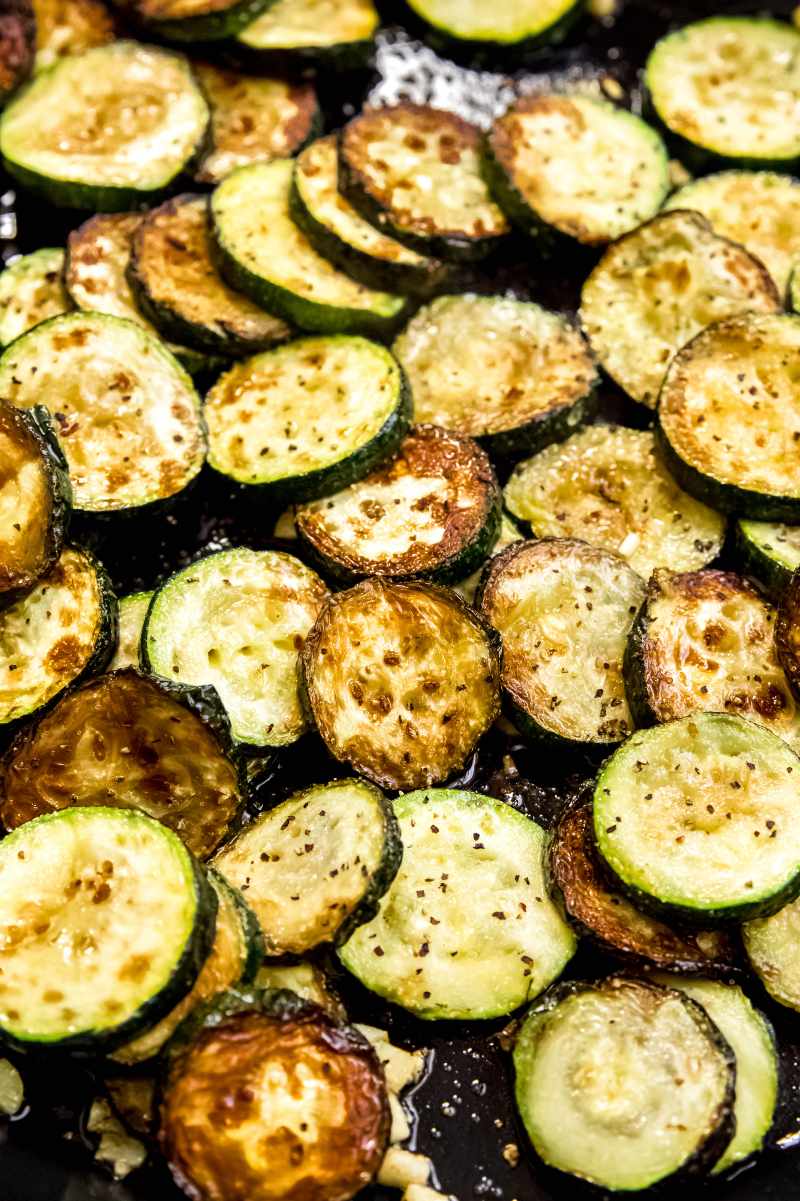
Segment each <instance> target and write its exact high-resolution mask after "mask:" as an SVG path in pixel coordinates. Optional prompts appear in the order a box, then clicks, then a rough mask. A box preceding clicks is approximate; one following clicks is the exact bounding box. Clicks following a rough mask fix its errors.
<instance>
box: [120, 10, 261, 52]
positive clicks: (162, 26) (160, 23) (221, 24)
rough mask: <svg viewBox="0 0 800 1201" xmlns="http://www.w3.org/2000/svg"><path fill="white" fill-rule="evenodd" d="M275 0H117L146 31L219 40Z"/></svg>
mask: <svg viewBox="0 0 800 1201" xmlns="http://www.w3.org/2000/svg"><path fill="white" fill-rule="evenodd" d="M272 2H273V0H117V3H119V4H120V6H121V7H122V9H123V11H124V13H125V15H126V16H127V17H128V18H129V19H131V20H132V21H133V22H134V23H135V24H137V25H139V26H140V27H141V28H142V30H143V31H144V32H145V33H148V34H153V35H155V36H156V37H159V38H164V39H166V40H167V41H170V42H216V41H222V40H224V39H225V38H230V37H233V36H234V35H235V34H237V33H238V32H239V31H240V30H241V29H244V28H245V26H246V25H249V24H250V22H251V21H253V20H254V19H255V18H256V17H258V16H260V15H261V13H262V12H263V11H264V10H265V9H266V8H269V6H270V4H271V3H272Z"/></svg>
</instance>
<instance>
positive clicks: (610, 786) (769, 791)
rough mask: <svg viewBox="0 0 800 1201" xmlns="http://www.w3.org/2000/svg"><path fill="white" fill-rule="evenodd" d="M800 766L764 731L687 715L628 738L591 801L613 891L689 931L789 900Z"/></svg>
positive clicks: (796, 855) (726, 719)
mask: <svg viewBox="0 0 800 1201" xmlns="http://www.w3.org/2000/svg"><path fill="white" fill-rule="evenodd" d="M799 796H800V759H798V757H797V755H796V754H795V753H794V751H792V750H791V748H790V747H789V746H787V744H786V743H785V742H784V741H783V739H782V738H778V736H777V735H776V734H772V733H771V732H770V731H769V730H765V729H764V728H763V727H762V726H757V725H755V724H754V723H753V722H749V721H745V720H744V719H743V718H741V717H730V716H728V715H727V714H722V713H698V714H694V715H693V716H691V717H683V718H680V719H678V720H676V721H670V722H667V723H665V724H664V725H662V726H656V727H655V728H654V729H652V730H642V731H640V732H639V733H637V734H634V735H633V737H631V738H629V739H628V741H627V742H626V743H624V744H623V746H622V747H621V748H620V749H619V750H618V751H616V752H615V753H614V754H613V755H612V756H611V758H610V759H609V760H608V761H607V762H606V764H605V766H604V768H603V770H602V771H601V773H600V775H599V777H598V779H597V784H596V786H595V792H594V828H595V835H596V838H597V846H598V849H599V851H600V854H601V855H602V857H603V859H604V860H605V862H606V863H607V864H608V866H609V867H610V868H611V870H612V871H613V872H614V875H615V876H616V878H617V879H618V880H619V881H620V883H621V884H622V886H623V888H624V890H625V891H626V892H628V893H629V894H630V895H632V896H633V897H634V899H638V900H639V901H640V902H641V903H642V904H644V905H645V906H647V907H648V908H651V909H655V910H656V911H665V912H667V913H673V914H675V915H676V916H678V917H685V918H687V919H691V920H692V921H693V922H695V923H701V922H710V921H712V920H733V921H741V920H742V919H743V918H747V917H756V916H762V915H763V916H767V915H769V914H770V913H775V912H776V911H777V910H778V909H780V908H781V906H782V905H786V904H788V902H789V901H791V900H793V899H794V898H795V897H796V896H797V895H798V892H800V829H798V826H797V822H796V821H795V820H794V813H795V812H796V809H797V804H798V797H799Z"/></svg>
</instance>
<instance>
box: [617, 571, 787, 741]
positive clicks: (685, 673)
mask: <svg viewBox="0 0 800 1201" xmlns="http://www.w3.org/2000/svg"><path fill="white" fill-rule="evenodd" d="M775 619H776V612H775V609H774V608H773V606H772V605H771V604H770V603H769V602H768V601H766V600H765V599H764V598H763V596H762V595H761V593H760V592H758V591H757V590H756V589H755V588H754V587H753V585H752V584H750V583H748V581H747V580H745V579H743V578H742V577H741V576H738V575H734V574H733V572H729V571H688V572H683V573H677V572H671V571H667V570H666V569H663V568H660V569H658V570H657V571H655V572H654V573H653V575H652V577H651V579H650V581H649V583H648V585H647V598H646V600H645V602H644V604H643V606H642V609H641V612H640V613H639V616H638V618H637V620H636V625H635V627H634V629H633V632H632V634H631V638H630V641H629V643H628V649H627V652H626V656H625V679H626V686H627V690H628V700H629V702H630V705H631V708H632V710H633V714H634V717H635V718H636V722H637V724H638V725H642V726H645V725H651V724H652V723H653V722H654V721H655V722H664V721H671V720H672V719H673V718H676V717H686V716H687V715H688V714H690V713H698V712H706V713H734V714H737V715H738V716H739V717H747V718H749V720H750V721H754V722H756V723H757V724H758V725H761V726H765V727H766V729H768V730H772V732H773V734H778V735H780V737H781V738H784V739H785V740H786V741H787V742H788V743H789V744H790V745H791V746H793V747H794V748H795V749H796V750H797V749H800V718H799V717H798V713H797V706H796V705H795V702H794V698H793V697H792V693H791V690H790V688H789V685H788V683H787V680H786V676H785V675H784V674H783V668H782V667H781V665H780V663H779V661H778V655H777V653H776V650H775V646H774V634H775V629H774V627H775Z"/></svg>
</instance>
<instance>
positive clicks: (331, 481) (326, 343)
mask: <svg viewBox="0 0 800 1201" xmlns="http://www.w3.org/2000/svg"><path fill="white" fill-rule="evenodd" d="M310 398H313V403H311V400H310ZM409 409H410V396H409V389H408V384H407V381H406V379H405V376H404V374H403V371H402V369H401V368H400V366H399V364H398V363H397V361H396V359H394V358H393V357H392V355H391V354H389V352H388V350H385V349H384V347H382V346H378V345H377V344H376V343H374V342H368V341H366V340H365V339H364V338H357V337H344V336H336V337H330V338H300V339H298V340H297V341H296V342H290V343H289V344H288V345H287V346H281V347H279V348H278V349H276V350H272V351H267V352H266V353H264V354H261V355H257V356H256V357H255V358H252V359H248V360H247V362H245V363H240V364H237V365H236V366H235V367H233V368H231V370H230V371H228V372H226V374H225V375H223V376H221V377H220V379H219V380H218V381H217V383H216V384H215V385H214V387H213V388H212V389H211V390H210V392H209V393H208V395H207V397H206V406H205V415H206V421H207V422H208V431H209V462H210V465H211V466H212V467H213V468H214V469H215V470H216V471H218V472H220V474H221V475H224V476H227V477H228V478H229V479H231V480H233V481H235V482H236V483H237V484H244V485H253V486H257V487H260V488H263V489H265V490H272V491H273V492H274V493H276V494H277V495H278V498H279V499H286V500H288V499H294V500H299V501H300V500H313V499H315V498H316V497H318V496H325V495H326V494H330V493H332V492H336V491H337V490H338V489H339V488H345V487H347V485H348V484H351V483H354V482H355V481H356V480H358V479H361V477H362V476H364V475H366V474H367V472H369V471H371V470H372V468H373V467H375V466H376V465H377V464H378V463H380V462H381V461H382V460H383V459H384V458H386V456H387V455H388V454H390V453H391V452H392V451H393V450H395V448H396V447H397V446H398V444H399V443H400V441H401V439H402V437H403V435H404V434H405V432H406V430H407V429H408V423H409Z"/></svg>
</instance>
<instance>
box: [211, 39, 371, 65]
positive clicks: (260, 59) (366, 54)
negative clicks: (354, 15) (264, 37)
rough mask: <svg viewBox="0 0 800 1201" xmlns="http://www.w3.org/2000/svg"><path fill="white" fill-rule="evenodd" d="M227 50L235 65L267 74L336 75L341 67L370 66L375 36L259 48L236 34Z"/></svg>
mask: <svg viewBox="0 0 800 1201" xmlns="http://www.w3.org/2000/svg"><path fill="white" fill-rule="evenodd" d="M239 32H240V33H242V32H244V31H243V30H240V31H239ZM226 54H227V57H228V59H229V60H230V61H231V63H232V64H233V65H235V66H241V67H242V68H243V69H245V70H248V71H256V72H259V73H262V72H263V73H264V74H265V75H288V76H295V75H303V76H305V75H309V74H318V73H319V74H323V73H325V74H328V73H331V74H334V75H335V74H337V73H338V72H340V71H343V72H344V71H364V70H367V68H369V67H370V65H371V64H372V60H373V58H374V55H375V39H374V38H364V39H362V40H361V41H358V42H337V44H336V45H335V46H293V47H291V48H290V47H288V46H287V47H286V48H285V49H284V48H280V49H278V48H277V47H275V48H274V49H267V48H266V47H265V48H264V49H262V50H259V49H258V48H257V47H255V46H248V45H247V43H246V42H243V41H242V39H241V37H237V38H236V39H235V40H234V41H233V42H231V43H229V45H228V46H227V47H226Z"/></svg>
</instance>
